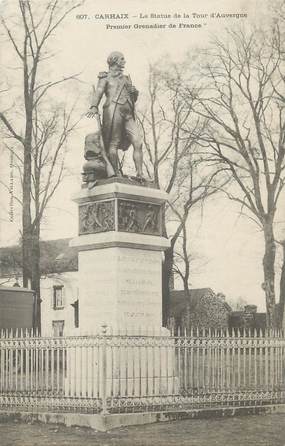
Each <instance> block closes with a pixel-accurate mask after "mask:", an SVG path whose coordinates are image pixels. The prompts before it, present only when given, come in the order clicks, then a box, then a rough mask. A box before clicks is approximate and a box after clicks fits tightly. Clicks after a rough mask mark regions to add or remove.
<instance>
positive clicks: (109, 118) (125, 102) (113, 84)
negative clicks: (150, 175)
mask: <svg viewBox="0 0 285 446" xmlns="http://www.w3.org/2000/svg"><path fill="white" fill-rule="evenodd" d="M107 63H108V66H109V71H108V72H107V71H103V72H100V73H99V75H98V84H97V88H96V90H95V91H94V96H93V100H92V105H91V107H90V110H89V112H88V113H87V117H90V118H93V117H97V120H98V123H99V126H100V127H101V123H100V118H99V115H98V106H99V104H100V101H101V99H102V97H103V95H105V97H106V101H105V103H104V106H103V122H102V128H100V129H99V130H100V131H101V132H102V144H103V150H104V152H105V154H106V156H107V158H108V160H109V161H110V164H111V171H112V170H113V174H114V175H115V176H117V175H120V168H119V162H118V150H119V149H121V150H123V151H124V150H127V149H128V147H129V146H130V145H132V146H133V149H134V151H133V159H134V164H135V168H136V175H137V177H138V178H139V179H142V178H143V175H142V164H143V156H142V138H141V135H140V131H139V127H138V124H137V122H136V119H135V102H136V100H137V97H138V91H137V89H136V88H135V87H134V86H133V85H132V82H131V79H130V77H129V76H126V75H124V74H123V70H124V67H125V63H126V62H125V58H124V56H123V54H122V53H120V52H118V51H114V52H112V53H111V54H110V55H109V57H108V59H107ZM108 160H107V162H108ZM109 172H110V169H109ZM107 176H111V174H110V173H109V174H108V169H107Z"/></svg>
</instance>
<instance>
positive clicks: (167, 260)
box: [162, 247, 173, 327]
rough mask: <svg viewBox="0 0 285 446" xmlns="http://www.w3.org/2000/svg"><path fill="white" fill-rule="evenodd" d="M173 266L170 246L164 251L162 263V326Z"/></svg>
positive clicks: (164, 320)
mask: <svg viewBox="0 0 285 446" xmlns="http://www.w3.org/2000/svg"><path fill="white" fill-rule="evenodd" d="M172 268H173V248H172V247H170V248H168V249H167V250H166V251H165V252H164V262H163V265H162V326H163V327H167V324H168V320H169V309H170V286H169V281H170V277H171V274H172Z"/></svg>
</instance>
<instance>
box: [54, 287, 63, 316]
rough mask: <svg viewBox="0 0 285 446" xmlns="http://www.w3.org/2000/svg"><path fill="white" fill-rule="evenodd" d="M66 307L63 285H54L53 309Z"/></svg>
mask: <svg viewBox="0 0 285 446" xmlns="http://www.w3.org/2000/svg"><path fill="white" fill-rule="evenodd" d="M63 307H64V302H63V285H54V287H53V309H54V310H59V309H60V308H63Z"/></svg>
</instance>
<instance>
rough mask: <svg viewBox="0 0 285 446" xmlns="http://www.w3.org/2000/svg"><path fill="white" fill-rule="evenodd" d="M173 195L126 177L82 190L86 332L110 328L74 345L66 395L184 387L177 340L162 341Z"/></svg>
mask: <svg viewBox="0 0 285 446" xmlns="http://www.w3.org/2000/svg"><path fill="white" fill-rule="evenodd" d="M166 200H167V194H166V193H165V192H162V191H160V190H158V189H155V188H154V187H146V186H144V185H140V184H134V182H131V181H126V180H118V179H115V180H102V181H101V184H100V183H99V184H98V185H96V187H94V188H93V189H91V190H88V189H83V190H81V192H80V193H79V194H78V195H77V196H76V197H75V201H76V202H77V203H78V205H79V236H78V237H77V238H75V239H73V240H72V242H71V246H74V247H77V248H78V250H79V264H78V270H79V332H80V334H82V335H85V334H86V335H88V334H89V335H90V334H98V333H102V327H103V332H104V334H103V336H102V337H100V336H99V337H98V336H97V337H93V338H92V337H86V345H85V344H84V346H82V345H81V344H80V345H78V347H75V349H74V351H73V350H72V349H71V350H70V351H69V352H68V357H67V360H68V376H67V377H66V386H65V393H66V395H72V396H80V395H83V396H86V397H97V398H101V399H102V401H106V398H109V397H112V398H116V397H117V398H121V397H124V398H127V397H134V396H136V397H142V396H147V395H162V394H163V395H167V394H170V393H172V394H173V393H175V392H176V388H177V379H176V377H175V352H174V348H173V347H174V344H173V341H172V340H171V339H170V338H169V341H167V340H166V344H165V346H163V345H160V344H163V342H160V339H161V338H164V339H166V338H168V336H169V332H168V330H166V329H162V255H163V251H164V250H165V249H167V248H168V247H169V241H168V239H167V238H166V237H164V236H163V226H164V207H165V202H166ZM116 334H120V335H123V336H121V337H119V336H118V337H116V336H115V335H116ZM112 335H114V336H112ZM125 335H128V336H125ZM137 335H140V336H137ZM157 335H159V336H160V337H161V338H158V339H157V338H156V336H157ZM84 339H85V338H84ZM83 342H84V343H85V341H83Z"/></svg>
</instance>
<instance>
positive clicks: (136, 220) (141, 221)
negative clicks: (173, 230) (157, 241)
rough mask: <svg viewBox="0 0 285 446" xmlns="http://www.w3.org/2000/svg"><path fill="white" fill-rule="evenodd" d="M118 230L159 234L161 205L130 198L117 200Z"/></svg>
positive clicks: (160, 230)
mask: <svg viewBox="0 0 285 446" xmlns="http://www.w3.org/2000/svg"><path fill="white" fill-rule="evenodd" d="M118 230H119V231H123V232H135V233H138V234H149V235H158V236H161V235H162V215H161V206H160V205H157V204H152V203H142V202H136V201H132V200H118Z"/></svg>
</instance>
